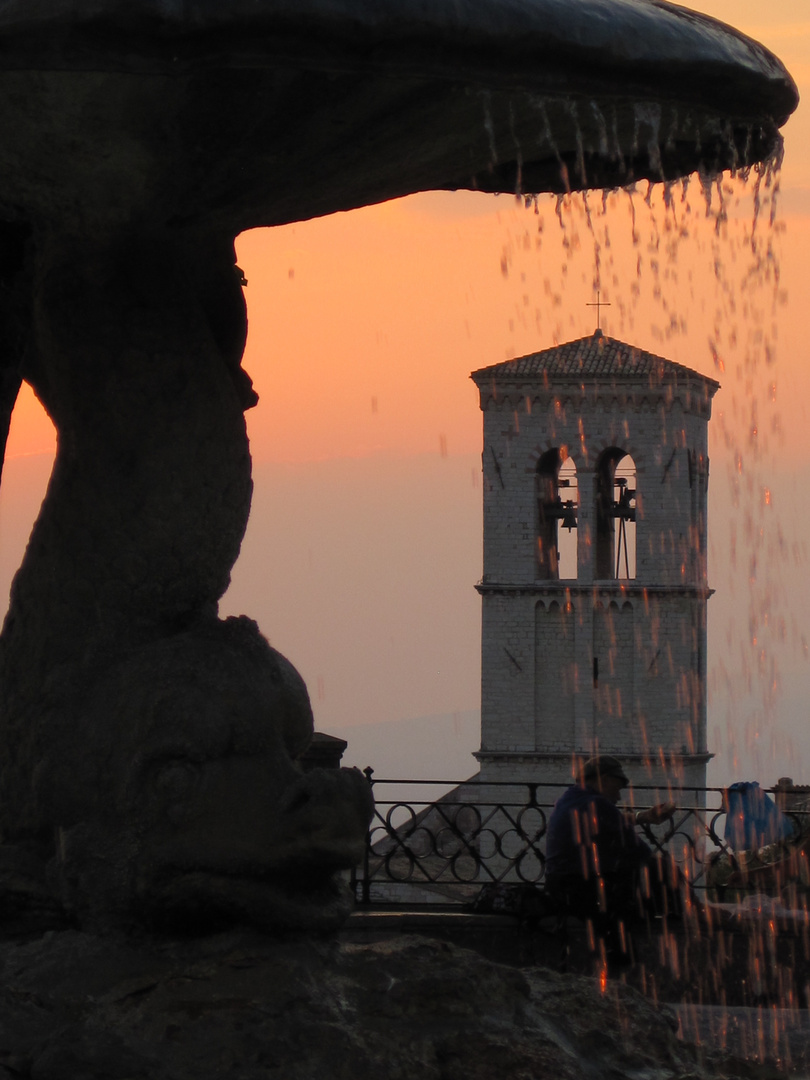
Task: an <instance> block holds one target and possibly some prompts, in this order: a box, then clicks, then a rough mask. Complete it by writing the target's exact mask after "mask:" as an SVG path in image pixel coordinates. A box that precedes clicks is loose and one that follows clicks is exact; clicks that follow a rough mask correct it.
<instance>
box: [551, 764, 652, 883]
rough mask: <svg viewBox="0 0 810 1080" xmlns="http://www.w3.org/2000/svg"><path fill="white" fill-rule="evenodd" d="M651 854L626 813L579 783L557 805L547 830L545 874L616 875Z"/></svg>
mask: <svg viewBox="0 0 810 1080" xmlns="http://www.w3.org/2000/svg"><path fill="white" fill-rule="evenodd" d="M651 857H652V851H651V849H650V848H649V847H648V845H647V844H645V843H644V841H643V840H642V839H641V837H640V836H638V834H637V833H636V831H635V829H634V827H633V825H632V824H631V823H630V822H629V821H628V820H627V818H626V817H625V815H624V813H623V812H622V811H621V810H619V809H618V807H616V806H614V804H613V803H612V802H611V801H610V800H609V799H606V798H605V796H604V795H602V794H601V793H600V792H599V791H597V790H596V789H595V788H592V787H588V786H587V785H586V786H585V787H582V786H581V785H579V784H575V785H574V786H573V787H570V788H568V790H567V791H566V792H564V794H562V795H561V796H560V798H559V799H558V800H557V802H556V803H555V804H554V809H553V810H552V812H551V817H550V818H549V820H548V831H547V833H546V878H555V877H570V876H575V877H581V878H585V879H588V878H590V877H591V875H592V874H594V873H595V874H601V875H604V874H614V873H616V872H617V871H618V870H620V869H622V868H623V867H627V866H631V865H638V864H639V863H643V862H647V861H648V860H649V859H650V858H651Z"/></svg>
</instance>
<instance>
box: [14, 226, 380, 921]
mask: <svg viewBox="0 0 810 1080" xmlns="http://www.w3.org/2000/svg"><path fill="white" fill-rule="evenodd" d="M35 245H36V250H37V270H36V276H35V282H34V295H33V311H34V332H33V343H34V344H33V349H32V350H31V354H30V362H29V368H28V370H26V372H25V375H26V378H28V379H29V380H30V381H31V383H32V385H33V386H34V389H35V390H36V392H37V394H38V396H39V397H40V399H41V401H42V402H43V404H44V406H45V408H46V409H47V411H48V413H49V415H50V416H51V418H52V419H53V421H54V423H55V425H56V428H57V432H58V447H57V456H56V462H55V465H54V471H53V476H52V478H51V482H50V485H49V488H48V493H47V496H46V498H45V501H44V503H43V506H42V510H41V513H40V516H39V518H38V520H37V523H36V525H35V527H34V530H33V533H32V536H31V540H30V543H29V546H28V550H27V552H26V555H25V559H24V561H23V564H22V566H21V568H20V570H19V572H18V574H17V577H16V578H15V581H14V585H13V589H12V598H11V606H10V609H9V614H8V617H7V619H6V623H5V626H4V628H3V631H2V635H0V679H1V680H2V681H1V682H0V695H1V697H0V705H1V706H2V716H1V717H0V725H1V726H0V755H1V756H0V763H2V787H1V788H0V814H1V815H2V828H3V833H4V838H5V839H7V840H12V841H15V842H23V843H27V844H29V845H30V844H34V845H36V846H37V847H38V849H39V850H40V851H41V852H42V853H43V855H45V856H46V857H48V856H50V855H51V854H54V857H55V859H56V863H57V865H58V866H59V867H60V868H61V870H60V873H61V876H62V880H63V885H64V887H65V888H66V889H67V891H68V894H69V898H70V902H71V903H73V904H74V905H75V907H76V909H77V910H78V911H79V912H88V913H89V917H91V918H95V919H99V918H102V914H101V913H103V912H107V913H109V912H113V913H119V914H120V913H122V912H128V913H133V912H134V913H136V914H137V913H138V911H146V910H151V911H153V913H155V914H156V915H157V911H156V908H159V907H160V906H161V903H159V902H158V900H157V899H156V898H157V897H158V896H162V897H163V898H164V900H163V901H162V903H163V906H164V907H168V908H171V907H172V905H174V907H175V908H177V907H179V909H182V908H183V904H184V903H186V904H190V905H191V906H192V907H194V908H195V910H197V911H198V912H200V911H206V910H208V909H209V908H210V910H211V911H214V912H219V913H220V914H221V913H223V912H228V911H231V912H232V913H233V914H235V915H238V913H239V912H240V911H241V912H242V914H243V915H244V914H245V909H246V908H250V909H251V910H253V909H256V911H259V910H260V909H262V903H259V902H258V901H256V900H251V901H250V903H248V901H247V900H245V899H244V897H243V899H242V900H237V899H236V898H235V897H236V893H238V892H239V890H238V889H236V887H235V885H234V883H235V882H236V881H237V879H238V880H239V881H240V882H242V883H244V881H246V880H248V879H250V880H253V881H255V880H257V879H260V880H261V881H262V882H263V884H264V885H267V883H268V881H269V880H270V878H272V879H273V888H274V890H275V891H276V892H278V891H279V889H281V891H282V892H283V891H284V888H286V886H285V884H284V882H285V880H286V879H288V878H289V877H290V875H291V874H292V876H295V874H298V876H299V877H302V878H305V877H306V874H304V873H303V871H302V867H303V866H304V864H309V865H313V859H314V862H315V864H317V865H318V866H319V868H320V871H319V877H320V879H323V878H324V877H331V875H332V873H333V872H334V870H335V868H336V867H337V866H343V865H351V863H352V862H353V861H355V860H356V858H358V857H359V855H360V853H361V852H362V842H363V839H364V833H365V827H366V823H367V820H368V814H369V807H370V800H369V796H368V792H367V791H366V790H365V787H364V784H365V782H364V781H363V780H362V778H360V777H359V775H354V774H353V773H349V772H348V771H344V772H343V773H342V774H339V777H340V778H339V780H337V781H336V780H335V778H334V777H332V778H322V780H321V786H324V785H325V786H327V787H329V786H331V787H332V789H333V795H334V798H335V800H336V802H337V807H336V808H335V809H334V810H333V811H332V813H331V815H327V816H328V817H329V821H328V822H327V821H326V819H325V818H324V820H323V821H321V823H320V824H317V823H316V824H314V825H313V822H312V821H311V820H309V818H311V817H312V813H311V811H312V807H313V806H314V805H316V804H317V802H318V798H319V796H318V794H317V792H316V791H314V789H313V784H314V785H315V787H316V788H317V787H318V783H319V782H318V780H317V778H316V780H315V781H313V780H310V779H307V780H306V782H305V781H304V780H303V778H302V777H301V775H300V773H299V771H298V769H297V767H296V766H295V765H294V762H293V758H294V757H295V755H296V754H297V753H299V752H300V751H301V750H302V749H303V748H304V747H305V746H306V744H307V741H308V739H309V738H310V736H311V731H312V714H311V710H310V706H309V700H308V697H307V694H306V689H305V687H304V685H303V683H302V681H301V679H300V677H299V676H298V675H297V673H295V671H294V669H292V668H291V666H290V665H289V664H287V662H286V661H284V659H283V657H280V656H279V655H278V654H277V653H275V652H274V651H273V650H271V649H270V648H269V647H268V646H267V643H266V642H265V641H264V639H263V638H261V635H260V634H259V633H258V630H257V628H256V627H255V625H254V624H252V623H250V621H249V620H245V619H241V620H227V621H226V622H225V623H222V622H220V621H219V620H218V618H217V605H218V601H219V598H220V597H221V596H222V594H223V592H224V591H225V589H226V588H227V586H228V583H229V579H230V570H231V567H232V565H233V563H234V561H235V559H236V557H237V555H238V553H239V547H240V544H241V540H242V536H243V534H244V529H245V525H246V523H247V518H248V512H249V507H250V494H251V480H250V458H249V452H248V443H247V436H246V430H245V423H244V417H243V409H244V408H245V407H247V406H249V405H250V404H252V403H253V402H254V401H255V395H253V394H252V391H251V389H250V382H249V380H248V379H247V377H246V376H245V375H244V373H243V372H242V371H241V368H240V367H239V360H240V358H241V353H242V348H243V345H244V336H245V312H244V304H243V300H242V294H241V287H240V284H239V280H238V277H237V271H236V268H235V267H234V264H233V249H232V245H231V244H230V242H227V243H226V242H218V241H216V240H215V239H212V238H211V237H206V236H199V235H194V234H189V233H178V232H173V231H171V230H164V231H162V232H160V233H143V232H139V231H137V230H133V232H132V234H129V235H119V236H116V237H114V238H113V239H109V238H104V237H91V238H90V239H88V238H87V237H81V238H77V237H61V236H46V237H41V236H40V237H35ZM190 778H193V782H192V780H191V779H190ZM285 807H286V809H285ZM290 807H293V808H294V809H295V812H294V813H290ZM341 807H343V809H344V810H345V813H344V814H343V815H341V809H340V808H341ZM246 808H250V813H248V814H245V809H246ZM304 811H306V812H304ZM307 814H309V818H308V817H307ZM285 815H286V816H285ZM321 816H322V815H321ZM315 817H316V818H318V817H319V814H318V813H316V814H315ZM341 817H342V821H343V824H342V832H341V829H337V830H336V829H335V822H339V821H340V820H341ZM215 822H217V823H218V826H217V828H216V829H215V828H214V823H215ZM319 829H320V830H321V833H322V835H321V839H322V841H323V842H322V843H320V842H319V841H316V842H314V843H313V842H312V840H313V837H314V836H317V835H320V834H319ZM282 834H283V835H282ZM338 834H339V835H338ZM279 836H280V840H279ZM54 837H56V838H57V842H55V841H54ZM271 837H276V840H275V848H274V844H272V843H271V842H270V838H271ZM302 837H304V839H302ZM327 848H328V849H329V850H330V851H331V852H332V857H331V861H330V858H329V857H328V856H326V855H324V850H325V849H327ZM296 852H297V854H296ZM347 860H348V862H347ZM295 867H297V869H295V870H294V871H293V869H292V868H295ZM177 875H179V877H180V878H181V879H182V881H183V882H184V885H183V887H182V888H181V887H180V886H178V885H177ZM215 877H216V879H217V885H216V888H213V885H212V881H213V880H214V878H215ZM228 882H230V888H229V886H228ZM192 883H193V884H192ZM321 885H323V880H320V881H319V887H320V886H321ZM240 888H241V886H240ZM295 888H296V889H297V888H298V886H297V885H296V886H295ZM259 892H260V893H261V892H262V889H261V888H259ZM240 895H242V894H241V893H240ZM170 897H173V898H174V899H173V900H171V901H170V899H169V898H170ZM183 897H185V898H186V900H185V901H183V900H182V898H183ZM333 901H334V897H330V899H329V901H328V903H327V906H330V905H331V907H330V911H332V915H330V916H329V918H332V917H334V910H336V909H335V905H334V902H333ZM263 903H264V910H265V917H267V911H268V910H269V911H270V916H269V917H270V918H271V920H272V910H273V909H272V905H268V903H267V902H266V898H265V901H264V902H263ZM229 904H230V906H229ZM288 906H289V905H288ZM338 906H340V905H338ZM283 907H284V904H279V905H277V908H276V910H277V912H279V913H280V912H281V909H282V908H283ZM279 917H283V916H282V915H281V914H279ZM299 918H300V914H299ZM312 918H314V916H313V917H312ZM305 921H306V920H305ZM314 921H316V922H317V918H314ZM327 921H328V919H327Z"/></svg>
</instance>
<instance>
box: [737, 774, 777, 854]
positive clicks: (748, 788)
mask: <svg viewBox="0 0 810 1080" xmlns="http://www.w3.org/2000/svg"><path fill="white" fill-rule="evenodd" d="M726 807H727V815H726V829H725V832H724V834H723V836H724V838H725V839H726V840H727V841H728V842H729V844H731V846H732V847H733V848H734V850H735V851H752V850H755V849H756V848H762V847H765V846H766V845H768V844H774V843H776V841H777V840H787V839H788V838H789V837H790V836H792V835H793V824H792V823H791V821H790V820H789V819H788V818H786V817H785V815H784V814H783V813H782V811H781V810H780V809H779V807H778V806H777V805H776V803H775V802H774V801H773V799H772V798H771V797H770V795H768V794H767V792H765V791H763V790H762V788H760V786H759V784H758V783H757V782H756V780H739V781H738V782H737V783H736V784H732V785H731V787H730V788H728V789H727V790H726Z"/></svg>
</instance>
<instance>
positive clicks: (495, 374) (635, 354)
mask: <svg viewBox="0 0 810 1080" xmlns="http://www.w3.org/2000/svg"><path fill="white" fill-rule="evenodd" d="M500 376H504V377H506V378H507V379H510V380H511V379H531V378H537V377H543V378H545V379H547V380H549V381H551V380H554V379H604V378H607V379H613V378H616V377H617V376H625V377H636V378H638V377H639V376H640V377H641V378H648V379H650V381H651V382H656V383H660V382H663V381H666V380H668V379H672V378H677V377H678V376H681V377H684V376H686V377H688V378H689V379H697V380H699V381H701V382H703V383H706V384H708V385H709V386H713V387H714V388H715V389H716V388H717V387H719V385H720V384H719V383H718V382H716V381H715V380H714V379H710V378H708V377H707V376H706V375H701V374H700V373H699V372H697V371H693V370H692V369H691V368H688V367H685V366H684V365H683V364H676V363H675V362H674V361H673V360H667V359H665V358H664V357H663V356H656V355H655V354H654V353H649V352H645V350H644V349H638V348H636V347H635V346H634V345H627V344H626V343H625V342H623V341H616V339H615V338H609V337H605V335H604V334H603V333H602V331H601V330H597V331H596V333H595V334H592V335H591V336H590V337H584V338H578V339H577V340H576V341H568V342H566V343H565V344H564V345H555V346H554V347H553V348H551V349H543V350H542V352H536V353H529V355H528V356H519V357H517V358H516V359H514V360H506V361H504V362H503V363H501V364H493V365H492V366H491V367H485V368H479V369H478V371H474V372H473V373H472V378H473V380H474V381H475V382H479V381H482V382H483V381H484V380H492V379H493V378H494V379H497V378H499V377H500Z"/></svg>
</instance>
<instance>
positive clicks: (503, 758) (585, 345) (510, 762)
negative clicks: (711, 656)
mask: <svg viewBox="0 0 810 1080" xmlns="http://www.w3.org/2000/svg"><path fill="white" fill-rule="evenodd" d="M472 379H473V380H474V382H475V383H476V385H477V386H478V389H479V392H480V403H481V409H482V411H483V413H484V453H483V473H484V572H483V578H482V580H481V582H480V584H479V585H478V591H479V592H480V593H481V596H482V690H481V749H480V751H479V752H478V754H477V757H478V759H479V762H480V765H481V779H482V780H484V781H496V780H510V781H511V780H515V781H526V780H547V781H549V782H554V783H557V782H561V783H564V782H567V781H568V780H569V779H570V777H571V775H572V767H573V763H574V761H575V760H576V759H577V758H582V757H588V756H590V755H591V754H592V753H594V752H595V751H597V750H601V751H604V752H610V753H613V754H616V755H617V756H619V757H621V758H622V759H623V761H624V762H625V763H626V766H627V769H628V771H629V773H630V775H631V778H632V779H633V780H634V781H635V782H636V783H638V784H643V783H652V784H655V785H666V784H677V785H687V786H696V787H703V786H705V776H706V762H707V761H708V760H709V758H710V756H711V755H710V754H709V753H708V752H707V746H706V605H707V601H708V598H709V596H710V595H711V590H710V589H709V588H708V583H707V569H706V548H707V545H706V528H707V521H706V505H707V490H708V480H709V458H708V421H709V418H710V416H711V406H712V398H713V397H714V394H715V393H716V392H717V390H718V387H719V384H718V383H717V382H715V381H714V380H713V379H709V378H706V377H705V376H703V375H700V374H698V373H697V372H695V371H692V370H690V369H689V368H687V367H684V366H682V365H680V364H676V363H673V362H672V361H669V360H666V359H664V358H663V357H659V356H654V355H653V354H651V353H648V352H644V351H642V350H641V349H636V348H634V347H632V346H630V345H626V344H624V343H623V342H620V341H616V340H613V339H611V338H607V337H605V336H604V335H603V334H602V332H601V331H599V330H597V331H596V333H595V334H594V335H593V336H592V337H587V338H582V339H581V340H578V341H572V342H568V343H567V344H565V345H561V346H559V347H557V348H552V349H546V350H544V351H543V352H539V353H533V354H531V355H529V356H523V357H520V358H518V359H516V360H511V361H508V362H506V363H501V364H496V365H494V366H492V367H488V368H483V369H481V370H479V371H475V372H473V374H472ZM566 485H567V486H566ZM566 534H567V535H566Z"/></svg>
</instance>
